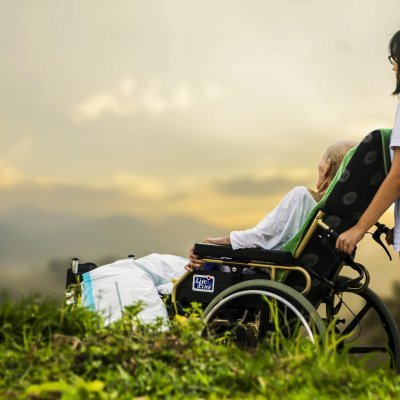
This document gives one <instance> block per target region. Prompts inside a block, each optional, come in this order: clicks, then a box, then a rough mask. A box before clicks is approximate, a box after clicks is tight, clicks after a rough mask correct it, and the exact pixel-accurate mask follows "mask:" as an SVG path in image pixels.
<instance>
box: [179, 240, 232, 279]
mask: <svg viewBox="0 0 400 400" xmlns="http://www.w3.org/2000/svg"><path fill="white" fill-rule="evenodd" d="M203 243H210V244H220V245H230V244H231V241H230V239H229V237H219V238H205V239H203ZM193 250H194V245H193V246H191V247H190V249H189V251H188V257H189V263H188V264H187V265H185V269H186V271H193V270H195V269H199V268H200V267H201V266H202V265H203V264H204V263H205V261H203V260H200V259H199V257H198V256H197V255H196V254H194V252H193Z"/></svg>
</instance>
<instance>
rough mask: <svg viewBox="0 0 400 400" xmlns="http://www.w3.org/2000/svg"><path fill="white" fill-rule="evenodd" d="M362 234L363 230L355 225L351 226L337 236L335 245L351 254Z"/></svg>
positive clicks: (363, 233)
mask: <svg viewBox="0 0 400 400" xmlns="http://www.w3.org/2000/svg"><path fill="white" fill-rule="evenodd" d="M364 235H365V231H363V230H362V229H360V228H358V227H357V226H353V227H352V228H350V229H349V230H347V231H346V232H343V233H342V234H341V235H340V236H339V237H338V238H337V240H336V247H337V248H338V249H339V250H341V251H343V252H345V253H347V254H352V253H353V251H354V249H355V248H356V245H357V243H358V242H359V241H360V240H361V239H362V238H363V237H364Z"/></svg>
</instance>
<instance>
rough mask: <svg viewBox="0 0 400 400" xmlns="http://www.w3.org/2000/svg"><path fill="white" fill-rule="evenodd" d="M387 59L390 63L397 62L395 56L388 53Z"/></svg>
mask: <svg viewBox="0 0 400 400" xmlns="http://www.w3.org/2000/svg"><path fill="white" fill-rule="evenodd" d="M388 60H389V62H390V64H392V65H393V64H397V60H396V57H395V56H392V55H390V56H389V57H388Z"/></svg>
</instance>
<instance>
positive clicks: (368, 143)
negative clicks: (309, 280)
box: [284, 129, 391, 279]
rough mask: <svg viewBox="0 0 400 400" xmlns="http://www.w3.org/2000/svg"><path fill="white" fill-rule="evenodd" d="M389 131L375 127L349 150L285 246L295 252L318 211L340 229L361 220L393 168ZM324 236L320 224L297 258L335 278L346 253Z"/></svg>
mask: <svg viewBox="0 0 400 400" xmlns="http://www.w3.org/2000/svg"><path fill="white" fill-rule="evenodd" d="M390 134H391V130H388V129H381V130H376V131H373V132H371V133H370V134H369V135H367V136H366V137H365V138H364V139H363V140H362V142H361V143H360V144H359V145H358V146H356V147H355V148H353V149H351V150H350V151H349V152H348V153H347V155H346V156H345V158H344V159H343V161H342V164H341V166H340V168H339V170H338V172H337V173H336V175H335V177H334V179H333V181H332V183H331V185H330V186H329V188H328V190H327V191H326V193H325V195H324V197H323V198H322V199H321V201H320V202H319V203H318V204H317V205H316V206H315V208H314V209H313V210H312V212H311V213H310V215H309V216H308V218H307V220H306V221H305V223H304V224H303V226H302V228H301V229H300V231H299V232H298V233H297V234H296V235H295V236H294V237H293V238H292V239H291V240H290V241H289V242H288V243H287V244H286V245H285V246H284V250H287V251H290V252H291V253H292V254H296V250H297V248H298V246H299V244H300V243H301V241H302V239H303V237H304V236H305V234H306V232H307V230H308V228H309V227H310V225H311V223H312V221H313V220H314V218H315V216H316V215H317V213H318V212H319V211H323V212H324V213H325V215H324V218H323V221H324V222H325V223H326V224H328V225H329V226H330V227H331V228H333V229H334V230H335V231H336V232H337V233H342V232H344V231H345V230H347V229H348V228H350V227H351V226H353V225H354V224H355V223H356V222H357V221H358V219H359V218H360V216H361V215H362V214H363V213H364V211H365V210H366V209H367V207H368V205H369V204H370V202H371V200H372V199H373V197H374V195H375V193H376V192H377V190H378V189H379V187H380V185H381V183H382V182H383V180H384V179H385V177H386V175H387V173H388V171H389V169H390V153H389V141H390ZM321 236H325V235H323V230H322V228H321V227H318V228H317V229H316V230H315V232H314V233H313V234H312V236H311V238H310V240H309V241H308V243H307V245H306V246H305V247H304V249H303V250H302V251H301V254H299V255H298V258H299V259H300V261H301V263H303V264H304V265H306V266H307V267H309V268H311V269H312V270H314V271H315V272H317V273H318V274H320V275H322V276H324V277H325V278H327V279H332V277H333V276H334V275H335V272H336V271H337V268H338V267H339V266H340V264H341V260H342V259H343V253H341V252H339V251H337V250H336V248H335V242H336V239H335V238H331V239H330V240H326V239H322V238H321Z"/></svg>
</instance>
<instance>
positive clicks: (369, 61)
mask: <svg viewBox="0 0 400 400" xmlns="http://www.w3.org/2000/svg"><path fill="white" fill-rule="evenodd" d="M362 4H363V6H362V8H361V7H360V2H359V1H355V0H352V1H344V0H338V1H336V2H334V3H332V2H327V1H322V2H321V1H316V0H297V1H296V0H283V1H280V2H274V1H270V0H268V1H262V0H250V1H247V2H242V1H238V0H231V1H227V0H225V1H209V0H206V1H202V2H194V1H183V0H177V1H173V2H171V1H166V0H159V1H156V0H154V1H128V0H124V1H122V0H120V1H118V2H113V3H110V2H107V1H104V0H100V1H85V2H78V1H66V0H60V1H57V2H54V1H50V0H45V1H40V2H37V1H24V2H11V1H9V2H7V1H4V2H2V10H3V12H2V13H1V15H0V29H1V32H2V35H0V55H1V58H2V63H1V64H0V72H1V73H0V82H1V87H2V90H1V92H0V116H1V117H0V124H1V138H2V146H1V149H0V191H1V196H0V199H1V200H0V223H1V221H7V223H5V222H4V223H3V224H2V225H0V226H1V227H2V228H3V229H2V230H3V232H2V233H3V234H2V237H3V239H2V245H1V246H2V248H3V249H4V255H3V256H2V255H1V254H0V268H1V273H2V277H3V282H5V283H6V284H7V285H9V286H10V288H12V289H18V288H19V287H26V288H28V289H29V288H30V286H29V285H30V284H31V288H35V287H39V286H40V285H42V284H43V285H45V282H44V283H43V282H41V283H40V284H39V283H35V284H34V283H33V280H31V278H29V277H28V274H27V273H25V275H23V274H21V271H22V270H21V271H15V270H13V266H12V265H9V264H8V261H7V260H9V258H6V255H5V254H6V253H7V257H8V256H10V257H11V256H12V257H14V258H12V259H14V260H17V259H18V260H21V263H22V264H23V265H22V264H21V265H20V267H22V268H23V269H25V270H27V271H30V270H32V274H34V271H36V270H37V271H38V272H39V271H41V269H46V268H47V265H48V263H49V262H50V261H51V260H52V259H53V260H54V254H55V251H56V249H59V250H57V251H59V254H60V257H59V258H60V259H63V258H64V257H65V256H66V255H67V253H68V251H69V249H70V248H71V249H73V244H74V243H75V240H76V238H77V237H79V234H80V233H79V231H78V230H77V228H76V229H75V231H74V228H73V227H70V226H69V225H68V224H69V223H70V222H71V221H76V223H75V224H76V225H79V226H80V222H82V221H83V220H85V218H93V220H96V221H104V219H105V218H110V219H112V218H114V217H116V216H119V217H124V218H126V220H129V221H130V220H131V219H132V220H135V221H138V220H140V221H142V222H143V225H140V226H146V232H147V229H148V232H150V233H148V234H149V237H150V236H152V237H151V238H150V239H151V240H154V243H158V245H157V246H158V247H159V248H160V247H161V248H162V251H164V249H165V251H167V249H171V250H174V251H175V250H179V249H182V250H180V252H181V253H183V252H184V251H185V248H186V246H187V243H190V242H192V241H195V240H201V239H202V238H203V237H197V235H198V236H200V235H203V234H204V235H206V234H208V235H214V234H220V233H223V232H226V233H228V232H229V231H231V230H233V229H244V228H247V227H251V226H254V225H255V224H256V223H257V222H258V221H259V220H260V219H261V218H262V217H263V216H264V215H265V214H266V212H268V211H269V210H271V209H272V207H274V205H275V204H276V203H277V202H278V201H279V200H280V199H281V197H282V196H283V195H284V194H285V193H286V192H287V191H288V190H289V189H290V188H292V187H293V186H298V185H305V186H309V187H314V185H315V181H316V177H317V165H318V162H319V160H320V158H321V156H322V154H323V152H324V151H325V149H326V148H327V147H328V146H329V145H330V144H332V143H333V142H335V141H336V140H339V139H354V140H361V139H362V138H363V136H365V135H366V134H367V133H368V132H370V131H371V130H374V129H376V128H382V127H385V128H391V127H392V125H393V120H394V113H395V108H396V106H397V101H398V100H397V98H394V97H392V96H391V95H390V93H391V92H392V91H393V88H394V75H393V71H392V70H391V66H390V64H389V62H388V60H387V55H388V49H387V46H388V40H389V39H390V37H391V35H392V34H393V33H394V32H395V31H397V30H398V29H400V8H399V6H398V2H397V1H396V0H384V1H378V0H368V1H365V2H363V3H362ZM37 210H41V211H43V212H44V213H45V214H43V215H47V216H48V219H47V217H46V218H45V217H43V221H41V220H40V219H39V220H38V219H35V218H36V216H37V215H38V213H37ZM24 212H26V215H27V219H26V220H27V221H28V220H29V221H34V222H31V223H32V224H34V226H26V223H24V221H23V220H21V218H17V217H18V215H24ZM13 213H14V214H13ZM10 215H14V217H13V218H9V216H10ZM55 215H64V216H66V218H65V219H63V220H62V221H63V222H62V225H60V232H59V234H58V233H57V230H56V229H55V228H57V225H55V226H52V224H55V222H54V221H59V220H57V218H56V217H55ZM68 216H69V217H68ZM81 220H82V221H81ZM35 221H36V222H35ZM52 221H53V222H52ZM68 221H70V222H68ZM168 221H186V222H185V223H183V222H182V224H183V225H182V226H183V228H182V229H183V233H178V232H177V231H174V229H179V228H178V226H177V224H175V225H173V223H171V222H168ZM188 221H189V222H188ZM384 221H385V222H386V223H388V224H389V225H391V224H392V217H391V215H390V213H389V214H388V215H387V216H385V219H384ZM44 223H46V224H47V225H46V226H49V227H51V229H53V228H54V229H53V230H51V234H50V233H49V232H50V230H47V231H46V229H47V228H46V229H45V227H43V226H41V224H44ZM59 223H60V224H61V222H59ZM168 223H171V225H168ZM196 223H198V224H199V227H198V228H197V229H194V228H193V227H192V226H191V225H192V224H196ZM185 224H186V225H185ZM178 225H179V224H178ZM87 226H89V225H85V229H86V228H87ZM101 226H102V227H103V229H106V230H108V229H110V232H103V233H101V235H100V233H98V234H99V235H100V236H101V241H102V242H101V243H107V245H109V246H110V249H111V248H112V247H113V246H115V248H116V249H117V248H118V249H119V248H121V246H122V245H121V246H120V242H123V243H128V241H127V239H129V238H121V237H119V233H118V232H119V230H118V229H119V228H118V226H114V225H113V228H111V227H109V225H101ZM67 227H68V228H67ZM166 227H168V229H169V231H168V235H169V241H168V246H167V245H166V244H165V247H163V243H164V242H163V237H162V235H165V231H163V229H164V230H165V229H167V228H166ZM208 227H209V228H210V229H212V230H213V232H208V233H206V232H205V231H206V230H207V229H208ZM35 229H36V230H37V235H36V239H37V240H39V239H38V238H43V239H42V242H38V243H39V244H37V246H36V248H32V246H33V243H35ZM49 229H50V228H49ZM68 229H71V231H69V230H68ZM82 229H83V228H82ZM129 229H131V230H129V234H130V235H134V234H137V235H139V234H140V233H139V232H136V231H135V227H130V228H129ZM143 229H144V228H143ZM72 231H74V232H73V235H72V233H71V234H70V233H69V232H72ZM39 232H40V235H39ZM84 232H85V234H84V235H83V234H82V238H81V240H82V246H83V245H84V244H85V240H89V239H87V238H88V237H89V236H90V234H88V233H87V232H88V231H86V230H85V231H84ZM111 232H112V234H113V237H112V238H110V239H107V238H108V237H109V236H108V235H111ZM124 232H128V231H124ZM69 234H70V235H71V236H68V235H69ZM46 235H48V236H46ZM174 235H175V236H176V237H177V240H176V246H174V245H173V243H172V238H173V237H174ZM192 235H193V236H196V237H192ZM27 238H30V239H27ZM45 238H48V239H45ZM49 238H50V239H51V240H50V239H49ZM132 238H133V236H132ZM106 239H107V240H108V241H106ZM150 239H149V242H150ZM24 240H25V241H26V240H28V241H29V243H25V242H23V241H24ZM90 240H91V242H90V243H89V241H88V243H87V246H88V249H89V248H90V249H92V248H93V253H95V254H93V258H101V257H102V256H104V254H102V253H101V251H100V250H101V249H100V250H99V251H96V247H95V246H94V245H93V243H95V242H94V241H95V240H96V239H95V238H91V239H90ZM97 240H99V243H100V239H97ZM46 241H47V242H46ZM62 241H64V243H65V254H64V252H63V251H62V250H63V245H62V244H63V242H62ZM50 242H51V243H52V244H51V247H50ZM143 243H145V242H144V241H143ZM146 243H147V242H146ZM46 244H47V246H48V247H47V248H46ZM127 245H128V244H126V246H127ZM90 246H94V247H90ZM124 246H125V244H124ZM141 247H143V248H140V249H138V251H139V252H141V251H144V250H146V251H147V249H150V247H151V242H150V243H148V244H147V247H146V246H145V244H143V245H141ZM39 248H40V252H39V250H38V249H39ZM79 248H80V249H81V247H79ZM159 248H155V249H154V251H159ZM21 249H24V253H22V250H21ZM124 249H125V248H124ZM36 250H37V251H36ZM67 250H68V251H67ZM30 252H31V254H29V253H30ZM33 253H35V260H41V261H35V263H31V262H30V261H29V260H30V259H33V258H34V257H33ZM36 253H38V254H36ZM39 253H40V254H39ZM88 253H89V251H88ZM116 253H117V252H116ZM360 253H361V254H360V258H361V259H366V260H371V259H372V261H373V263H374V264H375V265H381V263H382V265H384V266H385V267H384V268H385V271H387V273H385V274H386V275H385V274H380V273H377V274H376V280H377V281H376V282H377V283H374V281H372V283H371V284H372V285H376V287H377V288H379V289H380V288H384V289H382V290H384V291H389V290H390V289H389V288H390V287H391V285H392V282H393V281H395V280H397V279H398V278H397V271H396V268H397V265H396V267H395V268H392V267H388V264H386V261H385V255H384V253H382V252H381V251H380V250H379V249H377V250H375V248H374V247H370V245H369V244H368V243H366V244H364V245H363V248H362V250H361V251H360ZM56 255H57V254H56ZM109 255H112V256H114V254H109ZM71 256H73V255H71ZM89 256H90V255H89V254H88V257H89ZM397 263H398V257H396V260H395V261H394V262H393V263H392V264H397ZM386 268H387V270H386ZM24 277H25V278H26V279H24ZM384 280H385V282H383V281H384ZM35 285H39V286H35ZM49 285H50V283H49ZM40 287H41V286H40Z"/></svg>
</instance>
